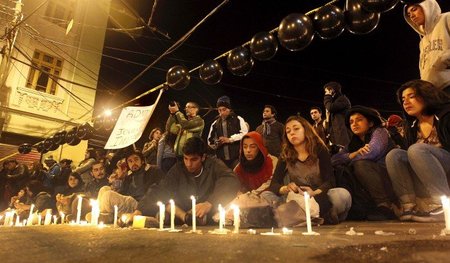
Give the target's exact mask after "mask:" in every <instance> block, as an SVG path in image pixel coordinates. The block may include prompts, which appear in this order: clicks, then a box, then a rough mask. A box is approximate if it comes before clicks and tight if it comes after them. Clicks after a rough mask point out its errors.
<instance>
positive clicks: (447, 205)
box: [441, 195, 450, 234]
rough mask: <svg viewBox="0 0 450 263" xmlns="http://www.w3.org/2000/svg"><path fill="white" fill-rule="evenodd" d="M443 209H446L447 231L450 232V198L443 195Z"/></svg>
mask: <svg viewBox="0 0 450 263" xmlns="http://www.w3.org/2000/svg"><path fill="white" fill-rule="evenodd" d="M441 202H442V209H443V210H444V218H445V231H446V232H447V233H449V234H450V200H449V199H448V197H447V196H445V195H443V196H441Z"/></svg>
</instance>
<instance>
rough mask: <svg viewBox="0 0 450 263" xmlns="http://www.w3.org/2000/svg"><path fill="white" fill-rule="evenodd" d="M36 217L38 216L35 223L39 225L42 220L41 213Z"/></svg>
mask: <svg viewBox="0 0 450 263" xmlns="http://www.w3.org/2000/svg"><path fill="white" fill-rule="evenodd" d="M37 218H38V222H37V224H38V226H40V225H41V220H42V215H41V213H38V216H37Z"/></svg>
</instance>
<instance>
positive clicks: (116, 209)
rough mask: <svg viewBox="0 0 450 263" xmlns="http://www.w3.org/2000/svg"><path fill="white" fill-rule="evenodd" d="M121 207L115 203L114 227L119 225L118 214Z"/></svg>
mask: <svg viewBox="0 0 450 263" xmlns="http://www.w3.org/2000/svg"><path fill="white" fill-rule="evenodd" d="M118 209H119V208H118V207H117V205H114V227H117V214H118V213H119V210H118Z"/></svg>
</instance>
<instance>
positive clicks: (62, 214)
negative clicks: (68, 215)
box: [61, 212, 65, 225]
mask: <svg viewBox="0 0 450 263" xmlns="http://www.w3.org/2000/svg"><path fill="white" fill-rule="evenodd" d="M64 219H65V218H64V213H63V212H61V225H62V224H64Z"/></svg>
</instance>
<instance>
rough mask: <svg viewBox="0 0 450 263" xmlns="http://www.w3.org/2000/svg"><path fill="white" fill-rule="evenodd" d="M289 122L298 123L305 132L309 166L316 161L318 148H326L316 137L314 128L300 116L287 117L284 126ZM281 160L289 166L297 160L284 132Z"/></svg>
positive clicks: (296, 154) (317, 136) (296, 155)
mask: <svg viewBox="0 0 450 263" xmlns="http://www.w3.org/2000/svg"><path fill="white" fill-rule="evenodd" d="M291 121H298V122H299V123H300V124H301V125H302V126H303V129H304V130H305V149H306V151H307V152H308V153H309V158H310V160H311V162H310V163H311V164H313V163H315V161H316V160H317V154H318V151H319V149H320V148H322V147H323V148H326V146H325V143H324V142H323V140H322V139H321V138H320V137H319V135H317V133H316V131H315V130H314V128H313V127H312V126H311V124H310V123H309V122H308V121H307V120H305V119H304V118H302V117H300V116H291V117H289V118H288V119H287V120H286V122H285V123H284V124H285V125H286V124H288V123H289V122H291ZM280 157H281V159H283V160H286V162H287V163H288V164H290V165H293V164H295V162H296V161H297V159H298V152H297V151H296V150H295V148H294V146H293V145H292V144H291V143H290V142H289V140H288V138H287V134H286V130H285V131H284V134H283V150H282V151H281V155H280Z"/></svg>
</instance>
